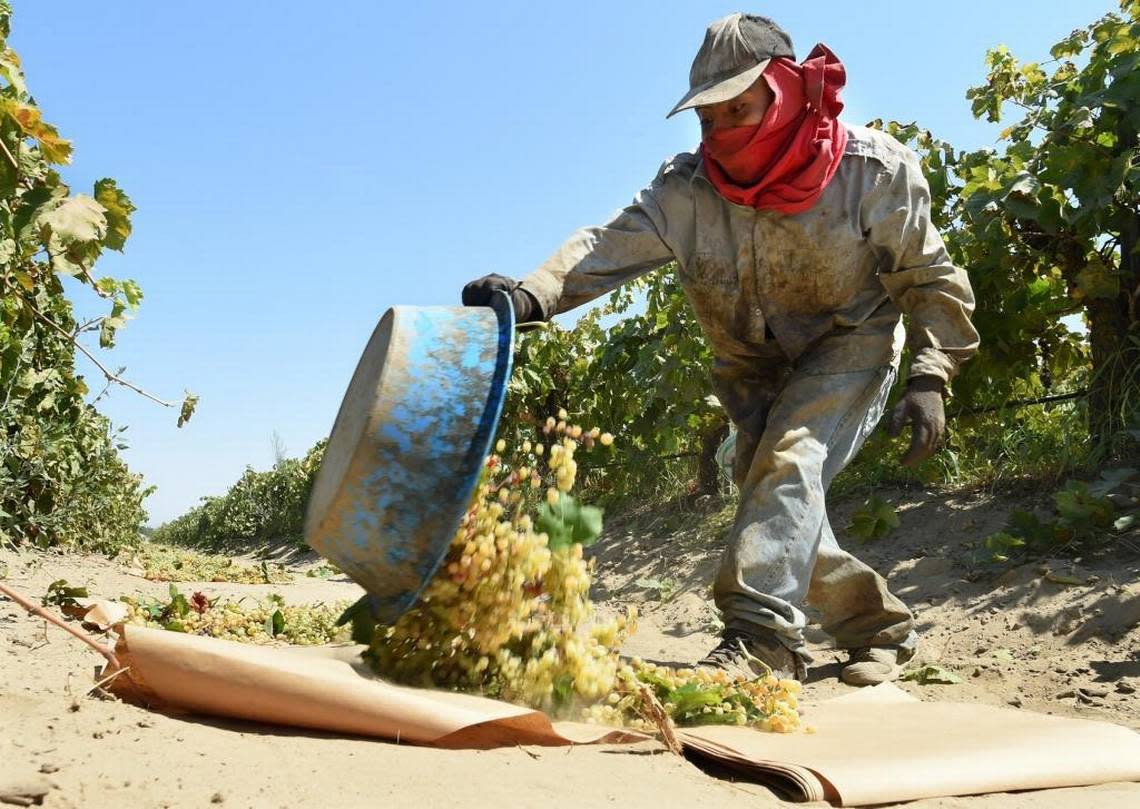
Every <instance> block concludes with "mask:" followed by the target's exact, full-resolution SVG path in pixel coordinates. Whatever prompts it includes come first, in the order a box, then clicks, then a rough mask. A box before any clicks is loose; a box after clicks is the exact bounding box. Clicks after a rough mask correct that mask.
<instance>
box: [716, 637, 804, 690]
mask: <svg viewBox="0 0 1140 809" xmlns="http://www.w3.org/2000/svg"><path fill="white" fill-rule="evenodd" d="M697 665H698V666H704V667H706V668H713V669H721V670H723V671H726V672H728V674H729V675H731V676H742V677H745V678H747V679H749V680H754V679H756V678H757V677H763V676H765V675H767V674H769V673H770V674H772V675H774V676H776V677H779V678H781V679H785V678H786V679H791V680H800V681H802V680H803V679H804V678H805V677H807V665H806V664H805V662H804V660H803V659H802V658H801V657H800V656H799V655H797V654H796V653H795V652H793V651H792V650H791V649H789V648H788V647H787V646H785V645H784V644H782V643H780V641H778V640H777V639H776V638H774V637H770V636H768V637H765V636H761V635H749V634H746V633H744V632H739V631H733V630H728V631H726V632H725V633H724V636H723V637H722V638H721V639H720V643H718V644H717V645H716V648H714V649H713V650H712V651H711V652H709V653H708V654H707V655H705V658H704V660H701V661H700V662H699V663H697Z"/></svg>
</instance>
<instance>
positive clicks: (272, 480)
mask: <svg viewBox="0 0 1140 809" xmlns="http://www.w3.org/2000/svg"><path fill="white" fill-rule="evenodd" d="M325 443H326V442H325V441H320V442H318V443H317V444H316V446H314V447H313V448H312V449H310V450H309V452H308V453H307V454H306V455H305V457H304V458H283V459H281V460H279V461H278V462H277V464H276V465H275V466H274V467H273V468H272V469H270V470H267V471H265V472H257V471H255V470H253V469H252V468H249V467H246V470H245V472H244V473H242V476H241V478H239V479H238V481H237V482H236V483H234V485H233V486H231V487H230V488H229V490H228V491H227V492H226V493H225V494H224V495H222V496H221V497H206V498H203V500H202V504H201V505H198V506H195V507H194V508H192V509H190V510H189V511H188V512H186V513H185V514H183V515H182V516H180V517H178V518H177V519H174V520H171V521H170V522H168V523H165V524H163V525H161V526H159V528H158V529H157V530H156V531H155V532H154V537H153V538H154V541H155V542H157V543H168V544H173V545H182V546H185V547H195V548H204V549H207V550H220V549H224V548H227V547H230V546H232V545H235V544H239V545H240V544H247V545H249V544H259V543H264V542H265V541H266V540H269V539H278V538H281V539H300V537H301V532H302V530H301V529H302V526H303V525H304V521H305V504H306V503H307V502H308V500H309V492H310V491H311V490H312V488H313V480H314V479H315V477H316V474H317V470H318V469H319V468H320V465H321V458H322V457H324V451H325Z"/></svg>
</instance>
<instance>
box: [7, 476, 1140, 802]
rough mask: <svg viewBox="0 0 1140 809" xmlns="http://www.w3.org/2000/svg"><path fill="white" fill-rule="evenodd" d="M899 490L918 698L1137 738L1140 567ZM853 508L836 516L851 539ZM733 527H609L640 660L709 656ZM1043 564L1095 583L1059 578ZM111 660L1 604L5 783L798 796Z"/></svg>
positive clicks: (396, 796)
mask: <svg viewBox="0 0 1140 809" xmlns="http://www.w3.org/2000/svg"><path fill="white" fill-rule="evenodd" d="M890 499H891V500H892V502H895V503H898V504H899V506H900V511H901V516H902V527H901V528H900V529H899V530H898V531H896V532H895V534H894V535H892V536H890V537H888V538H886V539H884V540H881V541H879V542H878V543H875V544H873V545H871V546H869V547H867V548H865V549H863V550H862V551H861V555H862V557H863V558H865V559H866V560H867V561H868V562H870V563H871V564H872V565H874V566H875V567H876V568H877V569H879V570H880V571H881V572H883V573H885V574H887V575H888V576H889V578H890V581H891V583H892V585H893V587H894V589H895V590H896V592H898V593H899V594H900V595H901V596H903V597H904V598H905V599H906V600H907V601H908V603H910V604H911V605H912V606H913V607H914V608H915V610H916V612H917V613H918V618H919V621H920V625H921V630H922V633H923V635H922V644H921V647H920V653H919V661H920V662H934V663H937V664H938V665H941V666H943V667H945V668H947V669H950V670H953V671H955V672H957V673H958V674H959V675H961V676H962V678H963V682H962V683H961V684H958V685H950V686H925V687H924V686H919V685H915V684H912V683H903V684H902V685H903V687H904V688H905V689H906V690H908V691H910V692H911V693H913V694H915V695H916V696H918V697H920V698H921V699H927V700H931V699H949V700H956V701H974V700H976V701H981V702H986V703H990V704H994V705H1015V706H1019V707H1021V708H1023V709H1025V710H1036V711H1041V712H1047V713H1056V714H1061V715H1066V716H1079V717H1087V718H1097V719H1105V720H1109V721H1113V722H1116V723H1119V724H1123V725H1126V726H1129V727H1132V728H1134V729H1140V693H1138V689H1140V555H1137V554H1135V553H1133V552H1131V551H1129V550H1122V551H1120V552H1118V553H1116V554H1114V555H1110V556H1103V557H1100V558H1095V559H1084V560H1081V561H1080V562H1077V563H1076V564H1074V563H1073V562H1072V560H1045V561H1036V562H1033V563H1031V564H1026V565H1022V566H1020V567H1015V568H1013V569H1010V570H1005V571H997V572H995V571H992V570H990V569H987V568H984V567H980V566H978V565H976V564H974V563H973V561H972V554H973V551H972V548H971V543H972V542H976V541H977V540H978V539H979V538H980V537H982V536H985V535H986V534H987V533H989V532H991V531H994V530H997V529H998V528H1000V527H1001V525H1002V524H1003V522H1004V521H1005V517H1006V514H1007V513H1008V511H1009V510H1010V509H1011V508H1014V507H1024V504H1023V503H1021V502H1014V501H1012V500H1009V499H1006V500H992V499H989V498H987V497H986V496H983V495H966V494H958V495H950V496H944V497H934V498H928V499H926V500H924V501H918V500H915V499H913V498H911V499H908V498H906V497H903V496H902V495H897V496H895V497H892V498H890ZM854 506H855V504H854V503H851V504H847V505H840V506H839V507H838V508H837V509H835V511H834V513H833V515H832V522H833V524H834V525H835V526H837V528H838V527H840V526H843V525H845V524H846V522H847V517H848V514H849V512H850V510H851V509H853V508H854ZM723 522H724V515H723V513H721V514H719V516H718V514H717V512H715V511H710V512H709V513H708V514H707V515H705V516H704V517H702V518H698V517H696V516H695V515H694V514H692V512H691V511H689V512H684V511H676V512H674V513H672V514H667V515H662V516H659V517H658V518H656V519H655V520H647V519H644V518H642V519H637V520H632V519H627V520H624V521H623V520H615V521H614V522H613V524H612V525H611V528H610V532H609V537H608V539H607V540H606V541H604V542H603V543H602V544H600V545H599V546H598V547H597V551H598V559H599V576H598V582H597V588H596V594H595V597H596V599H597V600H598V601H600V602H603V603H605V604H609V605H611V606H616V605H618V604H621V603H625V602H634V603H637V604H638V605H639V606H640V607H641V610H642V614H643V619H642V625H641V628H640V630H639V632H638V634H637V635H636V636H635V637H634V638H633V639H632V640H631V642H630V644H629V648H628V650H627V651H629V652H630V653H631V654H638V655H641V656H643V657H645V658H649V659H655V660H669V661H683V662H689V661H693V660H695V659H697V658H699V657H700V656H701V655H702V654H703V653H704V652H705V651H706V649H707V648H708V646H709V645H710V644H712V643H713V641H714V638H715V632H716V618H715V613H714V611H713V610H712V607H711V604H710V602H709V600H708V581H709V579H710V574H711V571H712V570H714V569H715V565H716V560H717V556H718V553H719V542H720V539H721V535H722V534H723V531H721V530H718V526H721V525H723ZM710 524H711V526H712V527H711V528H710V527H709V526H710ZM696 526H703V527H696ZM841 541H842V534H841ZM0 563H3V564H6V566H7V568H8V577H7V580H6V581H7V582H8V583H9V584H10V585H11V586H13V587H17V588H19V589H20V590H22V591H23V592H25V593H29V594H32V595H35V596H39V595H40V594H42V593H43V592H44V591H45V590H46V588H47V585H48V584H49V583H50V582H51V581H52V580H54V579H57V578H66V579H68V580H69V581H70V582H72V583H73V584H79V583H85V584H87V585H88V586H89V587H90V589H91V590H92V593H93V594H99V595H104V596H110V597H115V596H118V595H121V594H136V593H144V594H152V595H156V596H160V595H163V594H164V593H165V592H166V590H167V587H168V585H165V584H160V583H154V582H148V581H146V580H144V579H142V578H140V577H139V576H137V575H132V574H131V573H130V572H128V570H127V569H126V568H125V567H124V566H123V565H122V564H120V563H116V562H113V561H108V560H106V559H102V558H97V557H79V556H56V555H47V554H27V553H25V554H16V553H15V552H12V551H8V550H0ZM310 564H311V563H310ZM1045 571H1048V572H1049V573H1050V574H1062V575H1063V576H1064V577H1065V579H1066V580H1079V581H1081V582H1083V583H1082V584H1061V583H1056V582H1054V581H1050V577H1047V575H1046V573H1045ZM1051 577H1052V578H1055V577H1056V576H1055V575H1052V576H1051ZM180 586H181V587H182V588H183V589H184V590H190V589H200V590H202V591H204V592H206V593H207V594H208V595H216V594H222V593H225V594H230V595H234V594H239V593H249V594H261V595H264V594H266V593H269V592H279V593H281V594H282V595H283V596H285V597H286V599H287V600H289V601H291V602H297V603H301V602H309V601H321V600H323V601H329V602H331V601H339V600H343V599H349V598H354V597H355V596H356V594H358V593H359V590H358V588H357V587H356V586H355V585H354V584H352V583H351V582H349V581H346V580H343V579H340V580H337V579H332V580H319V579H312V578H305V577H298V578H297V579H296V581H295V582H294V583H292V584H287V585H237V584H201V585H190V584H187V585H180ZM814 640H816V641H817V642H823V641H825V640H826V639H825V638H822V637H817V638H814ZM816 654H817V663H816V666H815V668H814V669H813V671H812V673H811V676H810V678H809V683H808V685H807V688H806V692H807V698H808V699H809V700H818V699H824V698H827V697H829V696H834V695H836V694H839V693H843V692H844V691H846V690H847V688H846V687H845V686H843V685H841V684H839V683H838V681H837V680H836V679H835V675H836V674H837V671H838V662H837V661H838V660H839V657H838V656H837V654H836V653H835V652H833V651H830V650H827V649H826V648H825V647H824V646H822V645H818V644H817V648H816ZM99 661H100V658H99V657H98V656H97V655H96V654H95V653H93V652H91V651H89V650H87V649H86V648H85V647H83V646H81V645H79V644H77V643H75V642H72V641H71V640H69V638H68V637H67V636H66V635H65V634H64V633H62V632H61V631H59V630H57V629H55V628H49V627H46V626H45V622H44V621H42V620H38V619H33V618H30V617H28V616H26V615H25V614H24V613H23V612H22V611H21V610H20V609H19V608H17V607H16V606H15V605H14V604H12V603H11V602H9V601H7V600H0V722H2V728H3V731H4V732H3V733H0V783H3V782H4V780H5V778H8V779H10V778H13V777H17V776H20V777H23V776H26V777H28V778H38V779H41V780H46V781H48V782H50V784H51V785H52V788H51V789H50V791H49V792H48V794H47V796H46V799H45V801H44V804H43V805H45V806H49V807H80V806H82V807H104V806H107V807H110V806H114V807H122V806H129V807H151V806H171V807H174V806H177V807H182V806H207V805H216V804H219V803H221V804H223V805H230V806H253V807H263V806H264V807H275V806H283V807H285V806H287V807H293V806H313V807H340V806H369V805H383V804H386V803H389V802H395V801H398V802H399V803H400V804H401V805H414V806H417V807H434V806H449V807H450V806H453V805H456V804H457V803H458V804H461V805H470V806H495V807H513V806H519V807H531V806H536V805H542V804H546V805H554V806H560V805H569V804H571V803H573V804H574V805H576V806H601V805H606V806H609V805H620V806H623V807H640V806H645V807H653V808H654V809H659V808H660V807H662V806H685V805H701V806H706V807H719V806H726V807H727V806H729V805H731V806H734V807H738V806H766V807H775V806H784V805H786V804H784V803H783V802H782V801H780V800H779V799H778V798H776V797H775V796H774V795H772V793H770V792H768V791H767V790H765V789H763V788H761V787H759V786H756V785H753V784H747V783H729V782H727V781H724V780H721V779H717V778H714V777H712V776H710V775H707V774H705V773H703V772H702V771H701V770H699V769H697V768H696V767H694V766H692V765H690V764H688V763H686V762H684V761H680V760H678V759H676V758H674V757H672V756H669V755H664V754H661V752H660V751H659V750H658V749H657V748H656V747H655V746H653V745H650V744H645V745H640V746H637V747H633V748H627V747H579V748H573V749H557V750H550V749H534V748H528V749H522V748H518V749H503V750H493V751H487V752H471V751H440V750H431V749H425V748H416V747H408V746H406V745H395V744H388V743H383V742H377V741H372V740H366V739H351V738H334V737H327V736H322V735H319V734H313V733H306V732H299V731H291V730H287V729H278V728H269V727H264V726H257V725H253V724H247V723H240V722H227V721H218V720H211V719H186V718H172V717H167V716H162V715H158V714H154V713H150V712H147V711H144V710H142V709H139V708H136V707H133V706H130V705H125V704H122V703H118V702H114V701H105V700H100V699H97V698H94V697H91V696H85V694H86V693H87V691H88V689H89V687H90V686H91V684H92V677H91V675H92V672H93V671H94V669H95V667H96V665H97V664H98V663H99ZM911 805H912V806H914V807H923V809H929V808H931V807H943V808H948V807H968V808H969V809H975V807H979V808H980V807H995V808H997V807H1000V808H1001V809H1011V808H1012V807H1030V806H1032V807H1057V809H1060V807H1072V806H1076V807H1121V809H1123V807H1134V806H1138V805H1140V784H1115V785H1106V786H1103V787H1096V788H1086V789H1079V790H1053V791H1048V792H1036V793H1023V794H1020V795H1010V794H1004V795H991V796H984V797H976V798H953V799H941V800H928V801H920V802H917V803H914V804H911Z"/></svg>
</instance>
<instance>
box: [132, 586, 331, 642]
mask: <svg viewBox="0 0 1140 809" xmlns="http://www.w3.org/2000/svg"><path fill="white" fill-rule="evenodd" d="M121 601H123V602H124V603H125V604H126V605H127V613H128V615H127V623H129V624H135V625H138V626H148V627H152V628H162V629H170V630H174V631H177V632H188V633H191V634H194V635H207V636H209V637H212V638H221V639H223V640H234V641H240V642H244V643H270V642H274V641H276V642H279V643H280V642H285V643H290V644H294V645H298V646H317V645H319V644H322V643H333V642H335V641H342V640H346V639H347V634H348V630H347V628H346V627H343V626H337V619H338V618H339V617H340V615H341V613H342V612H343V611H344V608H345V606H347V603H346V604H334V605H328V604H303V605H296V606H291V605H285V604H282V603H281V601H280V599H279V598H273V597H270V598H267V599H264V600H261V601H251V600H250V599H241V600H239V601H230V600H225V601H223V600H220V599H214V600H209V599H206V597H205V596H203V595H202V594H201V593H194V594H193V595H192V596H191V597H190V599H188V600H183V601H181V602H180V601H178V600H177V597H176V598H175V599H174V600H172V601H171V602H170V603H166V604H163V603H159V602H155V601H151V600H146V599H134V598H131V597H129V596H123V597H122V599H121Z"/></svg>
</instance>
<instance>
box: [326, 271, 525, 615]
mask: <svg viewBox="0 0 1140 809" xmlns="http://www.w3.org/2000/svg"><path fill="white" fill-rule="evenodd" d="M513 338H514V312H513V310H512V308H511V302H510V298H509V297H508V296H507V295H506V294H503V293H498V294H496V296H495V298H494V301H493V303H492V305H491V306H490V307H462V306H454V307H453V306H438V307H414V306H397V307H394V308H392V309H389V310H388V311H387V312H386V313H385V314H384V316H383V317H382V318H381V319H380V324H379V325H378V326H377V327H376V330H375V331H374V332H373V333H372V337H371V339H370V340H369V341H368V345H367V346H366V347H365V349H364V353H363V355H362V356H361V358H360V362H359V364H358V365H357V367H356V371H355V373H354V374H353V376H352V381H351V382H350V383H349V386H348V391H347V392H346V393H345V395H344V400H343V401H342V402H341V406H340V411H339V412H338V413H337V417H336V422H335V423H334V424H333V429H332V433H331V435H330V436H329V443H328V447H327V448H326V449H325V454H324V459H323V461H322V462H321V467H320V470H319V471H318V473H317V477H316V481H315V482H314V485H313V491H312V494H311V496H310V498H309V505H308V510H307V512H306V515H305V541H306V542H308V544H309V545H310V546H312V547H313V548H314V549H315V550H316V551H318V552H319V553H321V554H323V555H324V556H325V557H327V558H328V559H330V560H331V561H332V562H333V563H335V564H336V565H337V566H338V567H340V568H341V569H342V570H343V571H344V572H345V573H346V574H348V575H349V576H350V577H351V578H352V579H353V580H354V581H356V582H357V583H359V584H360V585H361V586H362V587H364V589H365V590H367V591H368V593H369V596H370V598H369V601H370V603H371V607H372V612H373V614H374V616H375V618H376V619H377V620H378V621H379V622H381V623H390V622H391V621H392V620H394V619H395V618H396V617H397V616H399V615H400V614H401V613H402V612H403V611H404V610H406V609H408V607H410V606H411V605H412V604H414V603H415V602H416V600H417V599H418V598H419V596H420V594H421V593H422V592H423V589H424V587H425V586H426V584H427V583H428V581H429V580H430V579H431V577H432V575H434V573H435V571H436V569H437V568H438V567H439V564H440V562H441V561H442V560H443V557H444V556H445V555H446V553H447V548H448V545H449V544H450V542H451V539H452V536H453V535H454V534H455V531H456V529H457V528H458V527H459V521H460V520H461V519H462V517H463V514H464V513H465V511H466V510H467V508H468V506H469V505H470V502H471V497H472V495H473V493H474V490H475V486H476V484H477V482H478V480H479V476H480V474H481V472H482V468H483V460H484V458H485V457H486V455H487V454H488V453H489V452H490V449H491V441H492V440H493V439H494V435H495V428H496V426H497V425H498V422H499V416H500V414H501V413H502V409H503V400H504V398H505V397H506V390H507V381H508V380H509V378H510V373H511V353H512V349H513Z"/></svg>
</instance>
